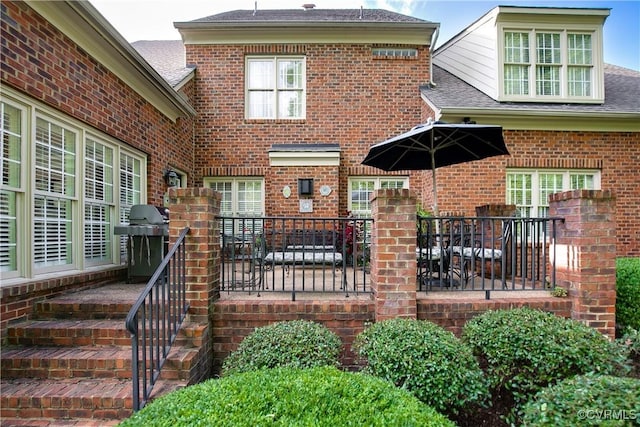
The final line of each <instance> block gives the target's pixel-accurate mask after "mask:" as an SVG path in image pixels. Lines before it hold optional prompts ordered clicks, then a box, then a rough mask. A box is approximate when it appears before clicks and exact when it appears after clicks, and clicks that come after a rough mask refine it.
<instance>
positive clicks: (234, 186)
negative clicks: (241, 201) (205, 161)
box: [202, 176, 265, 216]
mask: <svg viewBox="0 0 640 427" xmlns="http://www.w3.org/2000/svg"><path fill="white" fill-rule="evenodd" d="M249 181H260V183H261V184H262V195H261V200H260V208H261V209H260V210H261V212H260V215H256V216H264V212H265V183H264V178H263V177H257V176H219V177H208V178H203V180H202V182H203V184H204V186H205V187H207V188H211V184H212V183H216V182H231V194H232V195H233V196H234V199H233V200H232V201H231V204H232V206H231V212H232V215H233V216H237V215H238V212H239V209H238V199H237V194H238V183H240V182H249Z"/></svg>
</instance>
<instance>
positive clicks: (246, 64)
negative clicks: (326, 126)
mask: <svg viewBox="0 0 640 427" xmlns="http://www.w3.org/2000/svg"><path fill="white" fill-rule="evenodd" d="M254 59H271V60H273V65H274V72H273V79H274V82H273V84H274V86H273V87H274V95H275V96H274V105H273V107H274V115H273V117H251V116H250V115H249V109H250V105H249V92H250V91H249V77H250V76H249V62H250V61H251V60H254ZM279 59H294V60H300V61H301V62H302V77H301V79H302V111H301V113H300V117H280V116H279V115H278V110H279V109H278V107H279V105H278V92H279V90H278V66H277V65H278V60H279ZM244 69H245V81H244V117H245V119H246V120H305V119H306V117H307V59H306V56H304V55H286V54H278V55H247V56H245V60H244Z"/></svg>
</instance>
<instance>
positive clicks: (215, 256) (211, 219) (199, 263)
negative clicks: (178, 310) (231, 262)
mask: <svg viewBox="0 0 640 427" xmlns="http://www.w3.org/2000/svg"><path fill="white" fill-rule="evenodd" d="M219 212H220V193H218V192H216V191H214V190H213V189H211V188H171V189H170V190H169V218H170V221H169V237H170V241H171V242H175V240H176V239H177V237H178V235H179V234H180V232H181V231H182V230H183V229H184V227H189V228H190V231H189V234H188V235H187V238H186V241H185V243H186V245H187V246H186V285H187V300H188V302H189V303H190V304H191V309H190V310H189V318H190V320H191V321H193V322H198V323H207V322H208V321H209V307H210V306H211V303H213V301H214V300H216V299H219V298H220V224H219V222H218V221H217V220H216V219H215V218H216V216H217V215H219Z"/></svg>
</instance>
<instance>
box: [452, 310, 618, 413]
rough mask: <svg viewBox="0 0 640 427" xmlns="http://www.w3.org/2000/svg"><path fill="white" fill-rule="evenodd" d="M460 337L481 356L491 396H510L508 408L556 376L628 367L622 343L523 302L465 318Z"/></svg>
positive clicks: (553, 381) (525, 398) (507, 398)
mask: <svg viewBox="0 0 640 427" xmlns="http://www.w3.org/2000/svg"><path fill="white" fill-rule="evenodd" d="M462 340H463V341H464V342H466V343H468V344H469V345H470V346H471V348H472V350H473V353H474V354H475V355H477V356H478V357H479V359H480V365H481V366H482V367H483V369H484V371H485V374H486V377H487V380H488V381H489V387H490V390H491V393H492V395H493V397H494V401H495V399H496V398H499V399H502V400H503V401H505V400H506V401H507V402H512V403H511V405H510V406H511V410H512V409H513V408H515V407H517V406H518V405H521V404H523V403H524V402H526V401H527V400H529V399H530V398H531V397H532V396H533V395H534V394H535V393H537V392H538V391H539V390H540V389H541V388H543V387H546V386H547V385H549V384H553V383H555V382H557V381H559V380H562V379H565V378H570V377H573V376H575V375H580V374H585V373H587V372H591V371H593V372H599V373H601V374H612V373H615V374H618V373H621V374H622V373H626V372H628V370H629V366H628V365H627V354H628V352H627V351H625V348H624V347H623V346H621V345H619V344H618V343H616V342H612V341H609V340H608V339H607V337H605V336H604V335H602V334H601V333H599V332H598V331H596V330H595V329H593V328H591V327H589V326H586V325H585V324H583V323H580V322H577V321H574V320H571V319H564V318H561V317H558V316H555V315H553V314H551V313H546V312H543V311H539V310H533V309H530V308H526V307H525V308H517V309H512V310H498V311H488V312H486V313H483V314H482V315H479V316H477V317H475V318H473V319H471V320H469V321H468V322H467V324H466V325H465V327H464V328H463V333H462ZM516 415H517V414H516V413H515V412H512V413H510V414H507V419H508V420H509V421H511V422H513V421H514V417H515V416H516Z"/></svg>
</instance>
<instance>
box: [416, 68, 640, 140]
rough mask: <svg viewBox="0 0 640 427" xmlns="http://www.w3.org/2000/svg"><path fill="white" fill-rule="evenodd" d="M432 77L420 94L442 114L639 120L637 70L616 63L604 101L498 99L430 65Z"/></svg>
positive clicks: (608, 70) (608, 73) (639, 78)
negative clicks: (563, 102)
mask: <svg viewBox="0 0 640 427" xmlns="http://www.w3.org/2000/svg"><path fill="white" fill-rule="evenodd" d="M432 80H433V82H434V83H435V85H434V86H422V87H421V88H420V89H421V94H422V97H423V98H424V99H425V100H426V101H427V102H428V103H429V104H430V105H431V106H432V107H433V108H434V109H435V110H436V111H437V112H439V113H440V114H441V115H443V116H446V115H447V114H462V115H466V116H471V117H472V118H474V119H475V117H478V116H479V115H493V116H501V117H506V116H508V115H510V114H513V115H519V116H522V115H527V116H529V120H530V121H531V119H532V118H534V117H543V118H544V120H549V119H550V118H551V117H553V118H554V119H557V118H558V117H563V116H564V117H568V118H573V120H574V121H575V120H576V118H580V119H585V120H589V121H593V120H594V119H597V118H602V119H607V118H613V117H619V118H624V119H631V120H635V121H636V122H637V123H640V72H637V71H634V70H630V69H627V68H623V67H619V66H616V65H611V64H605V67H604V84H605V101H604V103H603V104H557V103H537V102H535V103H534V102H522V103H516V102H498V101H495V100H494V99H493V98H491V97H490V96H488V95H486V94H484V93H483V92H481V91H480V90H478V89H476V88H475V87H473V86H472V85H470V84H468V83H466V82H464V81H463V80H461V79H459V78H458V77H456V76H454V75H453V74H451V73H449V72H447V71H445V70H444V69H442V68H440V67H438V66H437V65H434V67H433V79H432ZM474 116H475V117H474ZM440 118H441V117H435V119H440ZM443 119H444V120H447V119H446V118H443ZM531 124H532V125H533V123H531ZM592 125H594V126H598V125H597V124H592ZM638 126H639V125H638V124H636V125H635V127H638ZM567 130H568V129H567ZM603 130H604V129H603Z"/></svg>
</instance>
